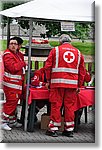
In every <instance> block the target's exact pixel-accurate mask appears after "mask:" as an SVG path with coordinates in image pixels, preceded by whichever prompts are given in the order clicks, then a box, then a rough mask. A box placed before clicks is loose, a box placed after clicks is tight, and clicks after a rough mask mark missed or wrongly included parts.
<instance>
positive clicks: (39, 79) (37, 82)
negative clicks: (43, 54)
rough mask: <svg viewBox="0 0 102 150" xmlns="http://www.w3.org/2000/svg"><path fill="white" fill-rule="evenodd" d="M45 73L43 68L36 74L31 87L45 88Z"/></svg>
mask: <svg viewBox="0 0 102 150" xmlns="http://www.w3.org/2000/svg"><path fill="white" fill-rule="evenodd" d="M44 76H45V71H44V69H43V68H41V69H40V70H36V71H35V72H34V77H33V78H31V85H33V86H45V77H44Z"/></svg>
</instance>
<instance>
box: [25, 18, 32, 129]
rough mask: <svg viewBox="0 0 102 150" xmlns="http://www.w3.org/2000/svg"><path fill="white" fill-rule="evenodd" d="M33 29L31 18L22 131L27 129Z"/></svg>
mask: <svg viewBox="0 0 102 150" xmlns="http://www.w3.org/2000/svg"><path fill="white" fill-rule="evenodd" d="M32 31H33V20H32V19H30V20H29V52H28V72H27V88H26V104H25V119H24V131H27V119H28V97H29V85H30V64H31V63H30V62H31V41H32Z"/></svg>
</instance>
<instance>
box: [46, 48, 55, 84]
mask: <svg viewBox="0 0 102 150" xmlns="http://www.w3.org/2000/svg"><path fill="white" fill-rule="evenodd" d="M53 56H54V49H52V50H51V52H50V53H49V56H48V58H47V60H46V62H45V66H44V69H45V73H46V79H47V81H50V79H51V71H52V63H53Z"/></svg>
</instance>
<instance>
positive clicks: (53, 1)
mask: <svg viewBox="0 0 102 150" xmlns="http://www.w3.org/2000/svg"><path fill="white" fill-rule="evenodd" d="M93 2H94V0H33V1H30V2H27V3H24V4H22V5H18V6H16V7H13V8H10V9H7V10H3V11H1V12H0V14H1V15H4V16H7V17H11V18H27V19H28V20H29V19H30V32H29V35H30V36H29V53H28V80H27V92H26V108H25V124H24V130H25V131H26V130H27V116H28V95H29V81H30V61H31V39H32V26H33V20H35V19H36V20H45V21H46V20H53V21H77V22H79V21H80V22H94V4H93Z"/></svg>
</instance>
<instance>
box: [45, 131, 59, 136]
mask: <svg viewBox="0 0 102 150" xmlns="http://www.w3.org/2000/svg"><path fill="white" fill-rule="evenodd" d="M46 135H49V136H52V137H58V134H57V131H50V130H47V131H46Z"/></svg>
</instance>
